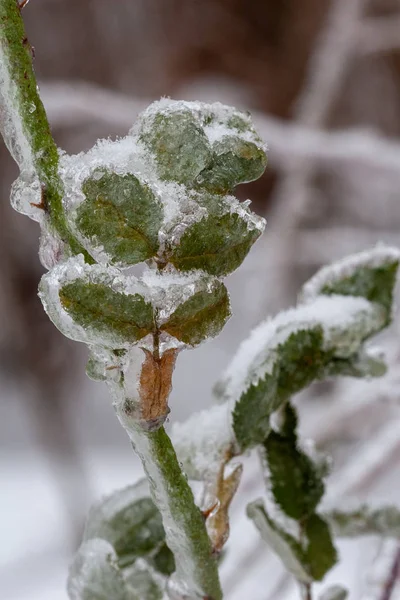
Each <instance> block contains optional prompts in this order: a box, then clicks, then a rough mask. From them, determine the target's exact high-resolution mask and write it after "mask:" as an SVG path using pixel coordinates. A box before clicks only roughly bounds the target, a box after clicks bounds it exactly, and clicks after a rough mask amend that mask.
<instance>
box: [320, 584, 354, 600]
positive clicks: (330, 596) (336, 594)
mask: <svg viewBox="0 0 400 600" xmlns="http://www.w3.org/2000/svg"><path fill="white" fill-rule="evenodd" d="M348 594H349V593H348V591H347V590H346V589H345V588H344V587H342V586H341V585H332V586H330V587H329V588H328V589H326V590H325V591H324V592H322V594H321V595H320V596H319V597H318V600H346V598H347V597H348Z"/></svg>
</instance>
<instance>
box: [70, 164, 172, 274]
mask: <svg viewBox="0 0 400 600" xmlns="http://www.w3.org/2000/svg"><path fill="white" fill-rule="evenodd" d="M82 191H83V193H84V194H85V196H86V200H85V201H84V202H83V203H82V204H80V206H79V207H78V209H77V215H76V220H75V225H76V227H77V229H78V231H79V232H80V233H81V234H82V235H83V236H84V238H86V239H87V240H88V241H89V243H90V244H94V245H95V246H103V247H104V250H105V251H106V252H107V254H109V255H110V257H111V259H112V262H114V263H123V264H124V265H134V264H136V263H139V262H142V261H144V260H147V259H148V258H151V257H153V256H154V255H155V254H156V253H157V250H158V232H159V229H160V227H161V224H162V220H163V211H162V207H161V203H160V201H159V200H158V199H157V198H156V197H155V195H154V193H153V192H152V190H151V189H150V187H149V186H148V185H146V184H144V183H141V182H140V181H139V179H138V178H137V177H135V176H134V175H132V174H127V175H118V174H117V173H112V172H110V171H104V170H101V169H98V170H97V171H95V172H94V173H93V174H92V176H91V177H90V178H88V179H86V180H85V181H84V182H83V185H82Z"/></svg>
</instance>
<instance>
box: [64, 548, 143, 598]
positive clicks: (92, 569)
mask: <svg viewBox="0 0 400 600" xmlns="http://www.w3.org/2000/svg"><path fill="white" fill-rule="evenodd" d="M67 588H68V595H69V598H70V600H110V599H111V598H112V600H131V597H130V596H129V594H128V588H127V586H126V584H125V581H124V578H123V575H122V572H121V571H120V569H119V568H118V566H117V562H116V554H115V552H114V549H113V547H112V546H111V545H110V544H109V543H108V542H106V541H105V540H101V539H92V540H90V541H88V542H86V543H84V544H82V546H81V547H80V549H79V550H78V552H77V553H76V555H75V557H74V560H73V563H72V565H71V567H70V571H69V576H68V584H67Z"/></svg>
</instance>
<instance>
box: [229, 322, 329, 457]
mask: <svg viewBox="0 0 400 600" xmlns="http://www.w3.org/2000/svg"><path fill="white" fill-rule="evenodd" d="M323 341H324V340H323V331H322V328H321V327H320V326H314V327H313V328H310V329H308V330H307V329H301V330H300V331H296V332H294V333H291V334H290V335H288V337H287V339H286V340H285V341H284V342H282V343H281V344H279V345H278V346H277V347H276V348H274V349H273V350H272V351H271V355H272V357H273V360H274V361H275V365H274V370H273V373H272V374H270V373H269V372H268V370H269V369H270V366H269V362H268V361H267V360H265V362H264V365H265V372H263V371H264V369H263V370H262V371H260V378H259V380H258V382H257V384H252V385H250V386H249V387H248V388H247V389H246V390H245V391H244V392H243V393H242V395H241V396H240V399H239V400H238V402H236V404H235V408H234V412H233V427H234V431H235V435H236V438H237V441H238V443H239V445H240V447H241V448H242V449H245V448H248V447H251V446H254V445H256V444H261V443H262V442H263V441H264V440H265V438H266V436H267V434H268V433H269V431H270V426H269V420H270V416H271V414H272V413H273V412H274V411H275V410H277V409H278V408H279V406H281V405H282V404H283V403H284V402H285V401H286V400H287V399H288V398H289V397H290V396H291V395H292V394H294V393H296V392H299V391H300V390H302V389H304V388H305V387H306V386H308V385H309V384H310V383H311V382H312V381H314V380H315V379H320V378H321V377H322V376H323V375H324V374H325V372H326V368H327V366H328V365H329V362H330V361H331V357H332V352H327V351H325V350H324V344H323Z"/></svg>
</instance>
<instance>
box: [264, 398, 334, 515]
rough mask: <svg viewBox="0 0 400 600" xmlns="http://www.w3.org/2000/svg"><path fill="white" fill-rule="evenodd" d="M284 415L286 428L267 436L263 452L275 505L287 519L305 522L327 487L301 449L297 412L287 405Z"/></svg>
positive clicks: (284, 426)
mask: <svg viewBox="0 0 400 600" xmlns="http://www.w3.org/2000/svg"><path fill="white" fill-rule="evenodd" d="M284 412H285V417H284V418H285V422H284V425H283V426H282V428H281V430H280V432H275V431H272V432H271V433H270V434H269V435H268V437H267V439H266V440H265V442H264V444H263V450H264V452H265V457H266V461H267V464H268V472H269V481H270V487H271V493H272V495H273V497H274V500H275V502H276V503H277V504H278V506H279V507H280V508H281V510H282V511H283V512H284V513H285V514H286V515H287V516H288V517H291V518H292V519H296V520H297V521H304V520H305V519H307V518H308V517H309V516H310V515H311V514H312V513H313V512H314V511H315V509H316V507H317V505H318V504H319V502H320V500H321V498H322V496H323V494H324V484H323V481H322V479H321V477H320V475H319V473H318V469H317V468H316V467H315V465H314V463H313V461H312V460H311V458H310V457H309V456H308V455H307V454H306V453H305V452H303V451H302V450H301V449H300V448H299V446H298V440H297V434H296V426H297V415H296V413H295V409H294V408H293V407H292V406H291V405H290V404H289V403H288V404H286V406H285V408H284Z"/></svg>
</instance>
